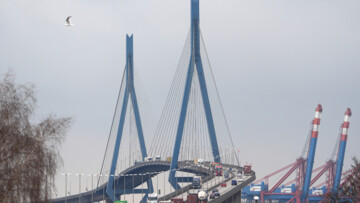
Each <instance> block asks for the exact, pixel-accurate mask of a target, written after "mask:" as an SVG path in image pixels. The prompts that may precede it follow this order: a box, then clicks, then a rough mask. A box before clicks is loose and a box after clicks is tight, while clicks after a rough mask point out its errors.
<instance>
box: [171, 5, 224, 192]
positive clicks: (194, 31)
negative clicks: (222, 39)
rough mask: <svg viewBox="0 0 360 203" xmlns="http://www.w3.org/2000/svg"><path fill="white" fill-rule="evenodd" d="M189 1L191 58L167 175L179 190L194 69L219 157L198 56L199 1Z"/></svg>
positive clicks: (216, 157) (217, 156)
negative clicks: (182, 142)
mask: <svg viewBox="0 0 360 203" xmlns="http://www.w3.org/2000/svg"><path fill="white" fill-rule="evenodd" d="M190 1H191V32H190V34H191V44H190V46H191V56H190V61H189V66H188V70H187V76H186V82H185V88H184V96H183V99H182V105H181V111H180V118H179V123H178V128H177V132H176V138H175V145H174V151H173V156H172V160H171V166H170V174H169V182H170V184H171V185H172V186H173V187H174V188H180V186H179V185H178V184H177V183H178V182H179V181H180V182H181V179H178V180H176V177H175V170H176V168H177V164H178V158H179V152H180V145H181V140H182V136H183V131H184V123H185V119H186V112H187V107H188V103H189V96H190V90H191V82H192V80H193V75H194V70H195V68H196V71H197V75H198V79H199V84H200V90H201V96H202V101H203V106H204V110H205V115H206V122H207V126H208V131H209V136H210V142H211V147H212V154H213V157H214V161H215V162H220V155H219V147H218V142H217V139H216V132H215V127H214V120H213V116H212V112H211V107H210V101H209V96H208V91H207V86H206V81H205V76H204V70H203V64H202V60H201V54H200V40H201V38H200V28H199V22H200V15H199V0H190Z"/></svg>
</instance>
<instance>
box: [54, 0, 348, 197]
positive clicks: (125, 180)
mask: <svg viewBox="0 0 360 203" xmlns="http://www.w3.org/2000/svg"><path fill="white" fill-rule="evenodd" d="M190 2H191V18H190V19H191V20H190V25H191V26H190V30H189V32H188V35H187V38H186V41H185V44H184V48H183V51H182V54H181V57H180V60H179V63H178V67H177V69H176V72H175V74H174V78H173V81H172V84H171V86H170V91H169V94H168V97H167V99H166V102H165V105H164V108H163V111H162V112H161V117H160V119H159V122H158V123H157V125H156V127H154V130H151V125H149V123H154V118H153V116H152V115H151V114H150V113H149V112H147V110H148V106H147V102H146V101H144V100H143V99H141V97H142V96H143V95H142V94H138V92H139V90H140V91H141V85H139V84H140V83H139V80H138V79H137V77H136V69H135V68H134V49H133V35H131V36H126V64H125V68H124V72H123V76H122V83H121V86H120V90H119V95H118V101H117V105H116V109H115V113H114V117H113V123H112V127H111V130H110V133H109V138H108V142H107V147H106V152H105V155H104V160H103V163H102V166H101V170H100V173H99V175H98V176H97V178H96V181H97V184H96V188H95V189H92V190H91V191H87V192H84V193H81V192H79V194H75V195H71V194H69V195H67V194H66V196H65V197H61V198H57V199H53V200H52V202H58V203H63V202H98V201H106V202H116V201H127V202H146V201H148V200H149V199H151V198H153V196H152V195H154V194H157V195H158V201H168V202H169V201H170V200H171V199H173V200H175V201H176V202H181V201H184V202H186V201H187V202H190V200H189V199H188V197H189V196H188V195H189V194H193V193H194V192H196V193H198V192H199V190H201V191H204V192H206V193H207V195H208V197H207V200H206V201H210V202H241V201H246V202H253V201H257V200H260V201H261V202H272V201H274V202H327V200H326V198H327V197H328V196H327V195H329V194H330V193H335V194H336V193H338V192H339V191H341V188H342V186H343V185H345V184H347V182H348V177H349V176H351V174H352V173H353V171H347V172H344V173H343V172H342V166H343V160H344V155H345V148H346V141H347V136H348V135H347V134H348V128H349V123H350V121H349V120H350V116H351V110H350V109H347V111H346V112H345V117H344V122H343V124H342V126H341V132H340V136H339V140H338V143H337V144H336V147H337V148H336V149H337V157H336V160H334V158H333V157H334V155H333V156H332V158H331V159H330V160H329V161H328V162H327V163H325V164H324V165H323V166H320V167H317V168H315V169H313V167H314V159H315V151H316V144H317V139H318V134H319V132H318V128H319V125H320V115H321V113H322V106H321V105H318V106H317V108H316V111H315V118H314V120H313V122H312V123H311V130H310V133H309V137H308V140H307V141H306V144H305V146H304V150H303V153H302V155H301V157H300V158H297V159H296V161H295V162H294V163H292V164H289V165H288V166H285V167H283V168H281V169H279V170H277V171H275V172H273V173H271V174H269V175H267V176H265V177H264V178H262V179H259V180H257V181H255V182H253V181H254V180H255V172H254V171H251V170H247V169H245V168H243V167H240V162H239V159H240V157H238V156H237V153H236V150H235V147H234V143H233V141H232V138H231V134H230V131H229V128H228V125H227V121H226V117H225V114H224V111H223V108H222V104H221V100H220V97H219V93H218V90H217V86H216V83H215V79H214V75H213V73H212V70H211V66H210V62H209V59H208V55H207V52H206V47H205V43H204V40H203V38H202V34H201V29H200V26H199V24H200V14H199V1H198V0H190ZM336 149H335V150H334V152H335V151H336ZM333 154H335V153H333ZM215 163H218V164H219V165H221V166H222V171H223V172H224V173H225V172H226V171H227V172H228V173H229V174H228V176H226V177H225V174H220V175H219V174H217V171H216V166H217V165H216V164H215ZM214 166H215V167H214ZM214 170H215V171H214ZM245 172H246V173H245ZM281 172H284V173H285V174H283V176H282V177H280V178H279V179H278V181H277V182H275V184H274V185H273V186H272V187H269V185H270V184H269V178H270V177H273V176H275V175H278V174H280V173H281ZM239 174H240V175H239ZM313 174H314V176H312V175H313ZM324 174H325V175H326V177H325V178H322V176H323V175H324ZM348 174H349V175H348ZM78 175H79V182H80V180H81V175H80V174H78ZM345 175H348V176H345ZM198 177H201V182H202V185H201V187H200V188H196V189H194V184H195V180H196V179H198ZM65 178H67V175H66V174H65ZM288 179H289V180H288ZM318 180H322V181H323V180H325V181H324V182H323V183H321V184H319V185H318V186H315V187H313V185H315V183H316V181H318ZM250 183H251V185H249V184H250ZM214 189H217V190H218V191H219V192H220V193H219V194H221V195H220V196H215V193H214V192H213V191H214ZM65 191H66V192H67V189H65ZM79 191H80V190H79ZM213 194H214V196H213V198H210V197H211V195H213ZM174 198H175V199H174ZM346 200H347V199H344V201H346ZM206 201H205V202H206ZM200 202H204V201H200Z"/></svg>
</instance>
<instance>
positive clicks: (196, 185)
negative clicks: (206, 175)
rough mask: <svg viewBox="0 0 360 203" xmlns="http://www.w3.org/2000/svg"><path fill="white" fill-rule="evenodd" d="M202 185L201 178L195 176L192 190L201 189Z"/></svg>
mask: <svg viewBox="0 0 360 203" xmlns="http://www.w3.org/2000/svg"><path fill="white" fill-rule="evenodd" d="M201 185H202V181H201V176H195V177H194V178H193V182H192V188H193V189H201Z"/></svg>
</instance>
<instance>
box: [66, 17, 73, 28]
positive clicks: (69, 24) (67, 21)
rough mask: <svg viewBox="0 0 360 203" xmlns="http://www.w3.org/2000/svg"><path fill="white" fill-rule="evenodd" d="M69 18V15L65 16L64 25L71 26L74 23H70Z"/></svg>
mask: <svg viewBox="0 0 360 203" xmlns="http://www.w3.org/2000/svg"><path fill="white" fill-rule="evenodd" d="M70 18H71V16H69V17H67V18H66V23H65V25H66V26H73V25H74V24H71V21H70Z"/></svg>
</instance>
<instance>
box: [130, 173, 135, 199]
mask: <svg viewBox="0 0 360 203" xmlns="http://www.w3.org/2000/svg"><path fill="white" fill-rule="evenodd" d="M130 175H131V176H132V181H133V182H132V195H133V202H135V201H134V187H135V185H134V176H135V174H130Z"/></svg>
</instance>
